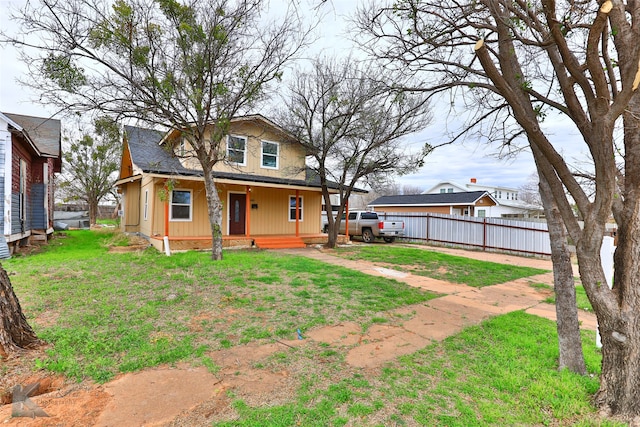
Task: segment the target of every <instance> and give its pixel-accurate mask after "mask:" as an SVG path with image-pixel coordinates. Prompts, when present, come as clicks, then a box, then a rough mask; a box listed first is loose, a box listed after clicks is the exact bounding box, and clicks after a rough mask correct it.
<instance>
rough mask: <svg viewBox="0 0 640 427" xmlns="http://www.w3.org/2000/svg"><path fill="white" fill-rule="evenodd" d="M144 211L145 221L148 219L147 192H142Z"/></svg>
mask: <svg viewBox="0 0 640 427" xmlns="http://www.w3.org/2000/svg"><path fill="white" fill-rule="evenodd" d="M143 206H144V210H143V213H144V214H143V218H144V220H145V221H147V220H148V219H149V190H148V189H147V190H144V205H143Z"/></svg>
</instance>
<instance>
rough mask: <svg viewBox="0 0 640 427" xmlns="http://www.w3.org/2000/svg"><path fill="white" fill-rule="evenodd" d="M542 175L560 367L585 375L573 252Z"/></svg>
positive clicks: (542, 195)
mask: <svg viewBox="0 0 640 427" xmlns="http://www.w3.org/2000/svg"><path fill="white" fill-rule="evenodd" d="M539 176H540V185H539V186H540V196H541V198H542V204H543V206H544V211H545V215H546V217H547V224H548V227H549V240H550V242H551V260H552V261H553V285H554V290H555V293H556V318H557V328H558V346H559V349H560V358H559V360H558V368H559V369H563V368H566V369H569V370H570V371H572V372H575V373H577V374H580V375H585V374H586V373H587V368H586V365H585V363H584V355H583V353H582V340H581V338H580V322H579V320H578V307H577V304H576V288H575V283H574V279H573V268H572V266H571V252H570V251H569V247H568V245H567V235H566V232H565V229H564V223H563V222H562V217H561V216H560V211H559V210H558V207H557V206H556V204H555V202H554V200H553V196H552V194H551V188H549V184H548V183H547V181H546V179H545V177H544V175H543V174H542V173H540V174H539Z"/></svg>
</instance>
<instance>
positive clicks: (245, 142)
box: [227, 134, 249, 166]
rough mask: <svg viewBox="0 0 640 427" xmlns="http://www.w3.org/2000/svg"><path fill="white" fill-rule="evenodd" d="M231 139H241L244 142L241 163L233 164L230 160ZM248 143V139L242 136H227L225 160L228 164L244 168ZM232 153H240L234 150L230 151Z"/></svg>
mask: <svg viewBox="0 0 640 427" xmlns="http://www.w3.org/2000/svg"><path fill="white" fill-rule="evenodd" d="M231 138H238V139H242V140H244V150H242V163H238V162H234V161H232V160H231V156H230V155H229V150H230V147H229V143H230V142H231ZM248 143H249V138H247V137H246V136H242V135H233V134H229V135H227V160H228V161H229V163H231V164H233V165H237V166H246V165H247V144H248ZM232 150H233V151H240V150H237V149H235V148H233V149H232Z"/></svg>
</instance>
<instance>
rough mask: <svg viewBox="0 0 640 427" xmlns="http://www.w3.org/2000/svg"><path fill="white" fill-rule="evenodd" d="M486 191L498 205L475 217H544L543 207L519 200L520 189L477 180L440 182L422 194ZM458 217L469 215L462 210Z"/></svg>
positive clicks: (482, 210) (457, 212)
mask: <svg viewBox="0 0 640 427" xmlns="http://www.w3.org/2000/svg"><path fill="white" fill-rule="evenodd" d="M475 191H486V192H487V193H489V194H491V196H492V197H493V199H495V202H496V205H495V206H492V207H491V208H490V209H479V210H476V215H474V216H487V217H494V218H532V217H540V216H541V215H542V212H543V209H542V206H535V205H532V204H530V203H526V202H524V201H522V200H520V199H519V198H518V189H516V188H510V187H504V186H491V185H482V184H478V181H477V179H476V178H471V179H470V180H469V182H468V183H465V184H459V183H456V182H453V181H440V182H439V183H437V184H436V185H434V186H433V187H431V188H429V189H428V190H426V191H424V192H422V194H449V193H464V192H475ZM454 213H455V214H458V215H469V213H468V212H464V211H462V210H460V211H455V212H454Z"/></svg>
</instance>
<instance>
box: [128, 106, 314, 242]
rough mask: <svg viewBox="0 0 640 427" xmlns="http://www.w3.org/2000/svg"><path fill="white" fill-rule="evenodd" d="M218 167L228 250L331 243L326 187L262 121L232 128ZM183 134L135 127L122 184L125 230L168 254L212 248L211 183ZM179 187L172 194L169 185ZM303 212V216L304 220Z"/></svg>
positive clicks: (292, 145) (300, 154)
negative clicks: (325, 220) (325, 224)
mask: <svg viewBox="0 0 640 427" xmlns="http://www.w3.org/2000/svg"><path fill="white" fill-rule="evenodd" d="M221 146H222V148H223V149H224V150H225V151H226V152H225V157H226V159H227V160H226V161H224V162H219V163H218V164H217V165H216V166H215V167H214V176H215V182H216V187H217V190H218V195H219V197H220V200H222V202H223V221H222V234H223V245H224V246H252V245H255V246H258V247H262V248H266V247H282V246H286V247H295V246H304V245H305V244H308V243H322V242H326V236H325V235H323V234H321V233H320V212H321V206H322V193H321V186H320V182H319V179H318V178H317V176H314V175H313V174H312V173H310V171H309V170H308V169H307V168H306V163H305V157H306V153H305V150H304V148H303V147H302V145H301V144H300V143H299V142H298V141H297V140H295V139H294V138H292V137H291V135H289V134H288V133H287V132H285V131H284V130H283V129H281V128H280V127H279V126H278V125H276V124H275V123H273V122H271V121H270V120H268V119H267V118H265V117H263V116H261V115H250V116H243V117H237V118H234V119H232V120H231V123H230V130H229V135H228V136H227V137H226V138H225V140H224V141H223V142H222V144H221ZM189 153H190V147H189V145H188V142H186V141H185V140H184V139H181V138H180V136H179V132H177V131H173V132H169V133H168V134H162V133H159V132H156V131H154V130H149V129H141V128H137V127H130V126H127V127H126V128H125V139H124V149H123V156H122V161H121V168H120V176H119V179H118V181H117V182H116V186H117V188H118V191H119V192H120V193H121V195H122V202H121V225H120V226H121V229H122V231H124V232H129V233H138V234H139V235H141V236H143V237H145V238H147V239H149V241H150V242H151V243H152V244H153V245H154V246H155V247H156V248H158V249H159V250H164V249H165V248H164V236H167V237H168V244H169V246H170V248H171V249H198V248H201V249H204V248H208V247H211V227H210V225H209V217H208V210H207V201H206V195H205V188H204V178H203V173H202V169H201V166H200V164H199V162H198V161H197V159H195V158H194V157H193V156H190V155H189ZM169 182H170V183H171V185H169V186H168V189H169V191H167V183H169ZM296 211H297V214H296Z"/></svg>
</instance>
